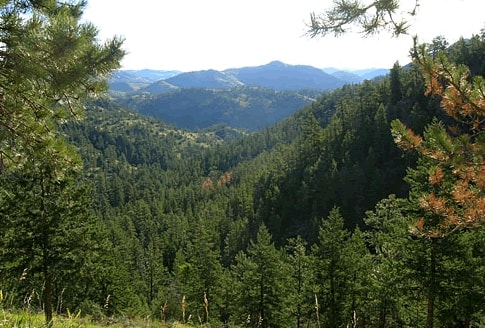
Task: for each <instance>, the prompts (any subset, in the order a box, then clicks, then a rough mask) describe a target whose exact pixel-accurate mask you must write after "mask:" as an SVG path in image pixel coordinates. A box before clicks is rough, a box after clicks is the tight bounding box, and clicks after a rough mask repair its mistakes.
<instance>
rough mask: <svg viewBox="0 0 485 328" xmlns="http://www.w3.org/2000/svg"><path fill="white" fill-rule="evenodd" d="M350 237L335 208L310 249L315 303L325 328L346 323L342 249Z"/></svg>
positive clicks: (346, 281)
mask: <svg viewBox="0 0 485 328" xmlns="http://www.w3.org/2000/svg"><path fill="white" fill-rule="evenodd" d="M348 237H349V232H348V231H347V230H345V228H344V220H343V218H342V216H341V214H340V211H339V209H338V208H333V209H332V211H331V212H330V214H329V215H328V218H327V219H324V220H322V222H321V226H320V230H319V234H318V242H317V244H315V245H313V248H312V252H313V255H314V256H315V265H316V267H315V272H316V278H317V284H318V287H319V290H318V293H317V294H318V300H319V302H320V309H321V311H323V313H321V317H322V321H323V322H325V327H339V326H340V325H342V324H343V323H346V320H345V317H346V316H345V314H344V307H345V306H344V304H345V300H346V297H347V293H348V292H349V286H348V284H349V280H348V279H347V276H346V275H347V273H348V272H347V268H346V265H347V263H346V262H345V261H344V257H345V256H344V251H343V247H342V246H343V245H344V244H345V242H346V240H347V239H348Z"/></svg>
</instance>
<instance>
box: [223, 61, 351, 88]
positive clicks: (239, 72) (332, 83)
mask: <svg viewBox="0 0 485 328" xmlns="http://www.w3.org/2000/svg"><path fill="white" fill-rule="evenodd" d="M225 72H228V73H230V74H232V75H234V76H235V77H236V78H237V79H238V80H239V81H241V82H242V83H244V84H245V85H248V86H262V87H265V88H271V89H274V90H301V89H316V90H330V89H335V88H339V87H341V86H342V85H344V84H345V82H344V81H342V80H340V79H338V78H336V77H334V76H332V75H330V74H327V73H325V72H323V71H322V70H321V69H318V68H315V67H312V66H305V65H288V64H284V63H282V62H280V61H273V62H271V63H269V64H266V65H262V66H255V67H243V68H235V69H228V70H226V71H225Z"/></svg>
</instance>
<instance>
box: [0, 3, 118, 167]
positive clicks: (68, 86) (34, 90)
mask: <svg viewBox="0 0 485 328" xmlns="http://www.w3.org/2000/svg"><path fill="white" fill-rule="evenodd" d="M85 5H86V2H85V1H71V2H60V1H54V0H37V1H34V0H26V1H17V0H10V1H3V2H2V3H1V4H0V17H1V22H2V23H1V31H2V32H1V35H0V43H1V44H2V48H1V50H0V59H1V60H0V68H1V71H2V74H1V76H0V91H1V95H2V96H1V99H0V108H1V111H2V115H1V116H0V162H1V170H2V172H3V171H4V170H6V169H9V168H11V167H15V166H21V165H22V163H23V161H24V160H26V156H27V155H28V153H29V152H30V151H32V150H33V149H35V148H36V145H37V144H39V143H42V142H45V141H46V140H49V139H54V138H55V137H56V133H55V132H56V128H55V124H56V123H58V122H61V121H63V120H64V119H65V118H66V116H67V115H69V114H73V115H76V116H77V115H79V114H81V113H82V104H83V100H84V99H85V97H86V95H89V94H93V93H97V92H100V91H103V90H104V89H105V83H104V80H103V77H104V76H106V75H107V74H108V73H109V72H110V71H111V70H112V69H114V68H117V67H118V66H119V60H120V59H121V58H122V56H123V54H124V52H123V51H122V50H121V49H120V46H121V44H122V41H121V40H119V39H113V40H110V41H108V42H107V43H106V44H104V45H99V44H98V43H97V42H96V37H97V30H96V28H95V27H94V26H93V25H92V24H89V23H80V19H81V15H82V11H83V8H84V7H85Z"/></svg>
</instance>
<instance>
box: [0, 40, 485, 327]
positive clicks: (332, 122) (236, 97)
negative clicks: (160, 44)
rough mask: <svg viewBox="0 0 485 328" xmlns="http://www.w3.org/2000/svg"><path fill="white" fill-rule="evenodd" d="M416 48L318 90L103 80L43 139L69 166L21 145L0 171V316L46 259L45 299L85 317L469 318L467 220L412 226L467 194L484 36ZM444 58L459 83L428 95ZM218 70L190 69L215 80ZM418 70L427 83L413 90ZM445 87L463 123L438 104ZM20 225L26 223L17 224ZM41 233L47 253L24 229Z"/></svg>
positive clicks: (478, 185) (27, 306)
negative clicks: (108, 90) (110, 83)
mask: <svg viewBox="0 0 485 328" xmlns="http://www.w3.org/2000/svg"><path fill="white" fill-rule="evenodd" d="M423 50H424V51H423V54H422V56H423V57H420V58H421V59H423V60H426V61H427V62H426V63H427V64H429V66H430V67H432V68H433V67H435V66H434V65H442V64H443V63H445V64H446V65H448V62H450V63H454V64H453V65H451V64H450V65H449V66H446V67H445V68H446V69H443V70H436V72H438V73H439V74H440V75H435V77H436V76H437V77H436V78H435V79H428V80H427V79H426V76H424V75H423V74H424V73H423V69H422V67H420V66H418V64H411V65H407V66H406V67H405V68H404V67H401V66H399V65H398V64H397V63H396V64H395V65H394V67H393V68H392V69H391V70H390V71H389V74H388V75H386V76H383V77H382V78H379V79H371V80H366V81H364V82H362V83H359V84H345V85H343V86H342V87H339V88H336V89H333V90H328V91H326V92H322V91H320V90H318V91H315V90H310V91H309V90H306V91H302V90H300V91H291V90H280V91H278V90H274V89H268V88H263V87H250V86H246V85H244V86H238V87H230V88H211V89H208V88H185V87H184V88H178V87H177V88H176V89H175V90H172V91H171V92H169V93H162V94H158V95H155V94H153V93H150V92H136V93H129V94H125V93H123V94H121V95H120V94H117V95H113V94H109V95H107V96H106V97H100V98H97V99H93V100H92V101H90V102H88V103H86V104H85V105H86V112H85V118H84V119H83V120H81V119H79V118H78V117H75V118H72V119H62V120H58V122H57V123H58V127H59V128H58V130H56V132H57V136H58V138H57V140H56V141H58V142H59V148H56V149H58V150H59V154H60V155H64V154H65V153H67V152H68V151H69V150H70V149H68V145H73V146H74V147H75V148H74V149H71V150H72V151H73V152H74V151H78V152H79V154H80V157H81V158H82V165H81V161H77V159H76V158H74V156H73V158H72V162H69V165H67V166H66V167H62V168H60V169H59V170H58V171H55V170H47V173H52V172H54V173H55V174H51V175H47V174H46V175H43V174H40V175H33V174H30V171H29V170H25V169H24V168H25V167H27V168H28V167H34V168H35V167H42V164H43V163H42V162H41V161H31V162H28V161H25V162H23V163H22V164H24V166H23V167H21V168H20V169H19V170H17V171H13V172H12V173H11V174H3V175H0V177H1V179H0V187H1V189H0V192H1V193H0V196H1V197H0V215H1V217H2V219H3V220H4V222H7V223H8V225H0V232H1V233H2V235H1V236H2V238H0V251H1V252H2V255H3V256H2V261H1V262H0V272H1V275H0V284H1V286H2V287H1V290H0V296H1V297H0V308H1V309H2V310H3V312H5V313H6V315H4V317H5V320H4V321H8V320H10V318H11V316H10V313H11V311H10V309H13V310H17V309H24V312H25V313H28V314H34V313H37V312H41V311H42V310H43V304H42V301H37V299H36V297H37V293H39V292H40V293H41V292H43V291H44V289H43V288H44V286H45V279H43V277H44V276H43V275H41V274H39V271H40V270H42V264H46V263H54V266H53V267H52V268H53V270H52V271H49V272H48V273H49V274H52V276H49V275H48V277H52V280H53V281H52V282H53V283H52V290H51V291H50V293H51V295H52V298H53V299H55V300H58V304H57V306H56V311H57V312H58V313H59V314H60V315H59V317H60V318H64V317H65V318H69V319H71V317H72V316H73V314H74V313H76V314H77V315H79V316H86V317H87V320H90V321H91V320H92V321H97V322H103V323H104V326H106V325H108V324H109V325H111V324H116V323H117V322H116V321H117V320H119V321H120V322H121V323H123V325H124V326H130V325H132V323H133V322H134V321H136V320H137V321H138V322H141V321H143V322H144V324H145V325H151V324H152V323H153V325H154V326H155V325H157V326H171V325H173V326H175V325H176V323H178V322H180V321H182V322H183V323H186V324H188V325H190V326H201V327H202V326H203V327H209V326H210V327H223V326H227V327H235V328H236V327H270V326H271V327H281V328H291V327H295V326H297V327H298V326H306V327H312V328H317V327H347V326H348V327H360V326H365V327H383V328H384V327H403V328H413V327H426V326H428V327H430V328H431V327H433V326H434V327H474V326H476V327H481V326H483V324H485V313H484V310H483V299H484V298H485V277H484V275H483V272H484V270H485V256H484V255H485V250H484V245H485V230H484V226H483V225H476V226H470V227H465V228H463V227H462V228H460V227H459V226H458V224H460V222H458V223H456V222H457V221H451V222H452V223H453V224H455V223H456V225H454V226H452V227H451V228H452V229H453V230H452V231H451V232H450V233H447V234H442V235H440V234H431V233H428V231H431V232H432V233H435V231H434V230H432V229H435V228H436V229H441V228H442V227H443V224H442V223H446V222H448V221H446V220H448V219H449V218H450V216H454V215H456V214H457V213H458V214H459V215H463V217H465V214H466V215H478V216H480V215H481V214H483V212H484V208H485V205H484V204H485V203H483V197H484V191H483V190H482V189H483V188H482V187H483V185H485V182H484V181H485V177H484V176H483V170H481V169H480V168H482V167H483V165H484V164H483V163H484V158H485V146H484V144H485V138H484V137H483V134H484V131H485V126H484V124H483V120H482V118H483V114H482V113H483V112H484V111H483V106H484V105H483V104H484V103H485V102H484V94H485V92H484V89H485V85H484V84H483V79H482V78H481V77H480V76H481V75H483V74H484V67H485V39H484V38H482V37H480V36H476V37H474V38H472V39H471V40H470V41H466V42H465V41H464V40H462V41H461V42H460V43H457V44H456V45H454V46H452V47H450V48H449V49H445V50H443V49H442V50H440V51H442V52H440V53H439V56H440V57H437V58H441V59H443V58H444V56H446V57H447V58H449V61H448V60H443V61H434V60H435V58H433V57H430V56H428V54H429V53H430V52H429V51H428V50H429V49H428V48H426V47H424V48H423ZM458 64H462V65H464V66H459V69H458V70H456V67H458ZM281 65H282V64H281V63H272V64H271V65H269V66H270V67H265V68H264V69H272V68H271V66H275V67H279V66H281ZM465 67H469V68H470V74H468V75H460V74H461V73H462V72H464V70H465ZM300 69H302V68H298V69H297V70H300ZM306 69H307V68H303V70H306ZM311 71H312V72H313V70H311ZM431 71H432V72H435V70H434V69H431ZM447 71H450V72H453V74H451V78H454V77H457V76H458V77H459V79H458V81H459V82H460V83H463V88H462V89H460V90H461V92H453V93H452V95H453V97H455V98H454V99H451V98H453V97H448V98H447V99H446V101H445V102H441V101H440V100H441V99H440V98H441V97H440V96H442V95H443V93H441V94H440V92H443V90H441V89H440V88H439V87H440V83H443V84H445V83H446V85H448V86H449V88H448V89H447V90H450V89H451V90H452V91H455V90H456V89H453V88H454V87H455V86H454V85H452V84H451V83H449V81H450V80H449V77H447V76H446V72H447ZM206 73H207V74H206ZM219 73H220V72H217V71H210V72H203V73H201V74H202V76H210V77H211V78H210V79H209V80H208V81H214V80H217V81H219V83H221V84H217V85H221V86H222V85H224V84H225V83H227V81H226V80H224V79H225V76H226V75H224V74H223V75H221V74H219ZM334 73H335V72H334ZM231 74H232V73H231ZM234 74H235V73H234ZM241 74H242V75H244V74H248V76H252V74H258V72H254V71H252V69H250V70H249V71H245V72H243V73H241ZM342 74H343V73H342ZM193 76H196V77H197V75H192V77H193ZM475 76H478V77H477V79H476V80H475V84H474V85H473V86H471V85H470V84H467V83H468V82H469V81H471V78H473V77H475ZM182 77H183V80H184V81H189V80H190V79H186V78H187V76H182ZM173 78H174V77H172V79H173ZM168 79H170V78H168ZM175 80H176V81H177V79H175ZM201 80H202V78H201V76H198V78H197V79H196V81H201ZM238 80H239V78H238ZM430 80H431V81H432V82H433V83H434V84H433V85H434V87H436V90H438V91H437V93H435V94H427V93H425V91H426V89H427V81H430ZM163 81H164V83H166V84H163V86H165V87H167V88H171V87H170V86H169V85H168V84H169V83H168V82H166V80H163ZM270 82H271V83H272V81H270ZM174 83H175V82H174ZM177 83H182V82H180V80H179V81H178V82H177ZM190 83H195V82H194V81H192V82H190ZM211 83H212V82H211ZM268 83H269V82H268ZM159 84H160V83H159ZM170 85H172V84H171V83H170ZM160 86H162V84H160ZM464 95H465V96H470V97H468V99H465V98H466V97H464ZM472 98H473V99H472ZM442 99H443V98H442ZM470 99H472V101H475V102H474V103H470ZM300 102H301V103H300ZM450 104H452V105H454V106H453V107H451V110H450V111H449V112H451V113H452V114H457V113H460V114H462V113H464V117H468V116H467V115H468V114H469V113H470V111H471V112H472V113H474V114H476V116H477V117H479V118H480V121H478V123H477V124H470V125H467V124H466V122H465V121H463V120H461V121H460V120H457V119H456V118H457V116H456V115H455V117H451V118H450V116H449V115H447V114H446V113H445V111H443V108H442V106H449V105H450ZM463 104H466V106H463ZM471 104H473V105H474V106H471ZM468 105H470V106H468ZM285 106H286V107H285ZM477 109H479V110H477ZM285 111H286V112H285ZM283 112H284V113H283ZM167 113H169V114H170V116H166V117H162V115H166V114H167ZM280 114H284V115H282V116H281V117H280V118H278V119H276V118H275V120H274V121H273V122H272V123H269V122H267V121H265V120H267V119H268V117H276V116H277V115H280ZM258 115H259V116H258ZM154 116H157V117H159V118H162V119H159V118H156V117H154ZM221 118H225V120H222V122H223V123H224V124H220V123H221ZM171 119H172V120H173V121H172V122H170V120H171ZM472 119H475V117H472ZM475 122H476V121H472V123H475ZM175 124H177V125H182V126H185V127H186V128H179V127H178V126H175ZM238 124H241V126H243V127H244V128H237V127H235V126H238ZM398 124H402V129H396V126H397V127H401V125H398ZM247 126H253V127H254V131H248V128H247ZM402 131H404V132H402ZM409 131H414V132H413V134H411V132H409ZM401 132H402V134H400V133H401ZM421 136H422V137H421ZM36 145H37V144H36ZM403 145H404V146H407V145H410V147H409V148H405V147H404V146H403ZM399 146H400V147H402V148H400V147H399ZM42 158H45V157H41V159H42ZM71 163H72V166H71ZM464 163H465V164H466V165H468V166H465V168H464V169H463V164H464ZM48 164H50V163H48ZM76 169H79V171H80V172H78V173H79V174H76V175H74V177H73V178H72V179H71V180H69V181H67V180H63V179H59V178H58V177H62V175H63V174H72V173H71V171H75V170H76ZM41 173H43V172H41ZM75 173H76V172H75ZM49 181H50V182H49ZM67 182H70V183H67ZM457 191H464V192H463V193H460V192H457ZM477 195H478V197H479V199H480V202H475V203H473V204H472V206H470V205H469V203H467V201H468V197H476V196H477ZM33 196H35V197H37V198H35V199H41V200H42V201H43V202H40V205H39V204H37V203H36V202H34V201H32V197H33ZM464 196H467V197H464ZM474 199H476V198H474ZM77 204H78V205H77ZM79 204H80V205H82V206H79ZM450 206H451V207H450ZM48 207H50V208H52V214H51V215H50V216H47V215H44V213H43V212H42V211H43V210H44V209H46V208H48ZM66 213H67V215H65V214H66ZM443 217H444V218H446V220H445V221H440V220H441V219H442V218H443ZM468 217H469V216H466V218H468ZM64 218H65V219H66V220H67V219H70V220H68V221H66V224H64V225H62V226H56V227H53V224H54V223H56V222H57V221H62V220H63V219H64ZM46 219H49V220H50V221H49V222H47V221H43V220H46ZM46 222H47V223H46ZM49 223H52V224H49ZM33 224H37V225H39V226H42V227H43V228H44V229H42V230H35V231H34V232H35V233H29V230H28V229H29V227H31V226H32V225H33ZM57 227H59V228H57ZM73 227H75V228H73ZM427 229H429V230H427ZM47 236H53V238H50V239H49V238H47ZM19 241H21V242H19ZM76 241H79V246H78V247H77V248H75V251H66V249H69V246H70V245H71V243H74V242H76ZM49 243H55V244H54V245H55V247H56V248H55V249H53V250H54V251H56V252H57V254H60V255H59V256H58V257H51V253H50V252H48V251H44V252H43V251H42V250H43V249H42V248H40V246H39V244H40V245H41V246H43V245H46V244H49ZM42 261H44V262H42ZM4 295H5V296H4ZM15 313H23V312H21V311H15ZM61 315H62V316H61ZM7 318H8V319H7ZM56 318H57V317H56ZM140 318H143V319H142V320H140ZM26 320H28V317H27V319H24V318H20V319H19V322H13V321H11V322H10V321H9V322H8V323H7V324H12V326H13V325H18V324H22V323H24V322H25V321H26ZM58 320H62V319H58ZM430 321H432V324H431V325H430V324H428V323H429V322H430ZM66 322H68V321H67V320H66ZM30 323H32V322H29V324H30ZM69 323H70V324H76V323H75V322H69Z"/></svg>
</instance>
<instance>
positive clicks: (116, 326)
mask: <svg viewBox="0 0 485 328" xmlns="http://www.w3.org/2000/svg"><path fill="white" fill-rule="evenodd" d="M46 327H47V325H46V324H45V317H44V314H42V313H30V312H26V311H23V312H18V313H11V312H5V311H3V310H0V328H46ZM51 327H52V328H101V327H111V328H131V327H133V328H138V327H139V328H194V327H196V326H195V325H189V324H182V323H179V322H173V323H167V324H164V323H162V322H160V321H155V320H143V319H138V320H122V319H120V320H118V321H116V322H110V321H109V320H106V321H104V322H91V320H90V319H89V318H81V317H80V316H78V315H76V316H72V317H65V316H56V317H55V319H54V324H53V325H52V326H51Z"/></svg>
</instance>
